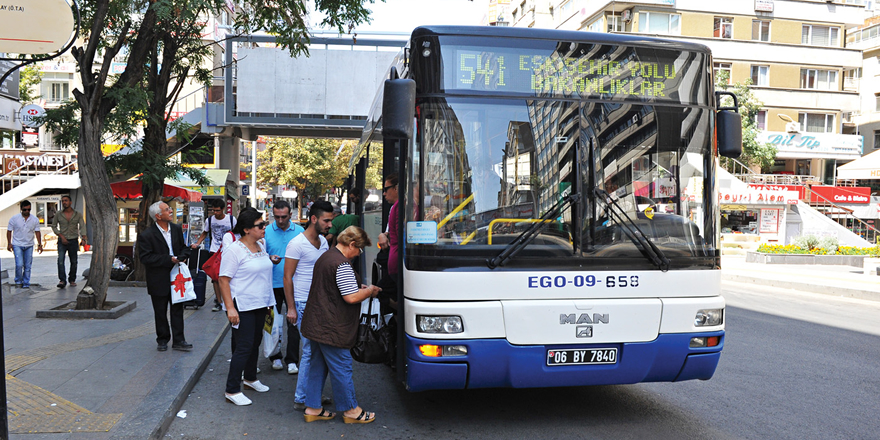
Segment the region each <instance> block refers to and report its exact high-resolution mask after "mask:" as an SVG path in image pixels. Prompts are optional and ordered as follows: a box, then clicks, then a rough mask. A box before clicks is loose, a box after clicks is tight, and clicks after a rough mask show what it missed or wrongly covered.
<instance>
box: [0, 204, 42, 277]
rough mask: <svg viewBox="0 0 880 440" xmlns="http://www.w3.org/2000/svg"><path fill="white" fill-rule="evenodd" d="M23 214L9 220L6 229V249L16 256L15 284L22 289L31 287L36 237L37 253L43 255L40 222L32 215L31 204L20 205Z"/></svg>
mask: <svg viewBox="0 0 880 440" xmlns="http://www.w3.org/2000/svg"><path fill="white" fill-rule="evenodd" d="M18 206H19V208H20V209H21V214H15V215H14V216H12V218H11V219H9V225H7V227H6V243H8V244H7V245H6V249H7V250H9V251H11V252H12V253H13V254H14V255H15V284H16V285H20V286H21V288H22V289H30V287H31V265H32V264H33V262H34V236H36V237H37V252H39V253H41V254H42V253H43V241H42V239H41V237H40V220H39V219H38V218H37V216H35V215H31V202H29V201H27V200H22V201H21V203H19V205H18Z"/></svg>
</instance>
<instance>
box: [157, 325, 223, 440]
mask: <svg viewBox="0 0 880 440" xmlns="http://www.w3.org/2000/svg"><path fill="white" fill-rule="evenodd" d="M229 328H230V326H229V322H228V321H227V322H226V325H224V326H223V330H221V331H220V333H219V334H218V335H217V337H216V338H214V342H213V343H212V344H211V349H210V350H208V352H207V354H206V355H205V356H204V357H202V360H201V361H200V362H199V365H198V366H197V367H196V369H195V371H193V374H192V375H190V377H189V379H187V381H186V383H185V384H184V386H183V388H181V390H180V392H179V393H178V394H177V397H175V398H174V400H173V401H171V406H170V407H169V408H168V410H167V411H165V414H164V415H163V416H162V418H161V419H160V420H159V425H158V426H156V427H155V428H154V429H153V431H152V432H151V433H150V437H149V438H150V439H156V440H158V439H161V438H163V437H164V436H165V433H166V432H168V428H170V427H171V423H172V422H173V421H174V418H175V417H177V412H178V411H180V408H181V407H182V406H183V403H184V402H186V398H187V397H188V395H189V393H190V392H191V391H192V390H193V388H195V386H196V383H198V382H199V379H201V378H202V374H204V373H205V370H207V369H208V365H209V364H210V363H211V358H213V357H214V355H215V354H216V353H217V350H218V349H219V348H220V344H221V343H222V342H223V339H224V338H225V337H226V333H227V332H229Z"/></svg>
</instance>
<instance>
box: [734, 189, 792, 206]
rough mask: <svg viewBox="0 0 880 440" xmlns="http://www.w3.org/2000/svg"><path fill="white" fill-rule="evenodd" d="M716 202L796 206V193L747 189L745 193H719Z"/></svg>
mask: <svg viewBox="0 0 880 440" xmlns="http://www.w3.org/2000/svg"><path fill="white" fill-rule="evenodd" d="M718 201H719V202H720V203H721V204H738V205H741V204H747V205H786V204H787V205H796V204H797V202H798V193H797V191H769V190H757V189H751V188H749V189H747V190H745V191H719V192H718Z"/></svg>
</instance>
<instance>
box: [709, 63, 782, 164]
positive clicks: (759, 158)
mask: <svg viewBox="0 0 880 440" xmlns="http://www.w3.org/2000/svg"><path fill="white" fill-rule="evenodd" d="M729 78H730V73H729V72H727V71H725V70H719V71H718V76H716V77H715V90H724V91H728V92H730V93H733V94H734V95H736V100H737V103H738V104H739V114H740V115H741V116H742V144H743V153H742V156H740V157H739V159H738V160H739V161H740V162H742V163H744V164H746V165H749V166H759V167H760V168H761V169H762V170H767V169H769V168H770V167H771V166H772V165H773V161H774V160H775V159H776V152H777V150H776V147H774V146H773V145H772V144H768V143H760V142H758V132H759V131H760V130H759V129H758V123H757V120H756V117H757V115H758V112H759V111H761V109H762V108H763V107H764V103H763V102H761V101H760V100H758V98H756V97H755V95H754V94H753V93H752V89H751V88H750V87H749V86H750V85H752V80H751V78H749V79H746V80H745V81H744V82H737V83H734V84H728V79H729ZM722 104H724V105H730V97H723V98H722ZM733 164H734V162H733V161H732V160H730V159H728V158H726V157H722V158H721V165H722V166H724V168H725V169H727V170H728V171H731V172H733V171H734V170H733V167H734V165H733Z"/></svg>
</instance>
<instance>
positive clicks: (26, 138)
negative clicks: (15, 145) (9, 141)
mask: <svg viewBox="0 0 880 440" xmlns="http://www.w3.org/2000/svg"><path fill="white" fill-rule="evenodd" d="M21 143H23V144H25V145H27V146H28V147H36V146H37V145H39V144H40V133H36V132H33V131H23V132H21Z"/></svg>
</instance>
